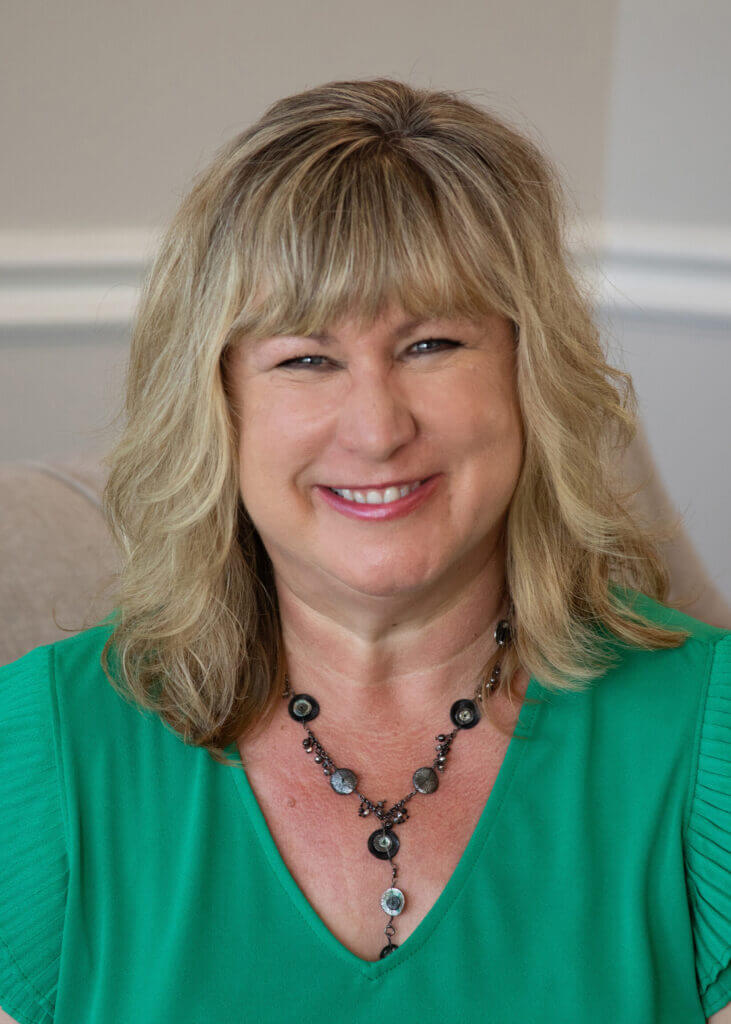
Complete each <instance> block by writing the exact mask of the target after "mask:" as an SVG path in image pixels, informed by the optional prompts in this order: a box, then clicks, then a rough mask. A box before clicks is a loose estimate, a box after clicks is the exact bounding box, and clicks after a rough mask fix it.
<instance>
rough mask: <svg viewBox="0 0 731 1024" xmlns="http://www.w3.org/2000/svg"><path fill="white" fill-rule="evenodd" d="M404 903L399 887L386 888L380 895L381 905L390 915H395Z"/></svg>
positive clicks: (402, 907)
mask: <svg viewBox="0 0 731 1024" xmlns="http://www.w3.org/2000/svg"><path fill="white" fill-rule="evenodd" d="M405 903H406V897H405V896H404V894H403V893H402V892H401V890H400V889H393V888H392V889H386V891H385V892H384V893H383V895H382V896H381V906H382V907H383V909H384V910H385V911H386V913H387V914H390V915H391V917H396V915H397V914H400V913H401V911H402V910H403V909H404V905H405Z"/></svg>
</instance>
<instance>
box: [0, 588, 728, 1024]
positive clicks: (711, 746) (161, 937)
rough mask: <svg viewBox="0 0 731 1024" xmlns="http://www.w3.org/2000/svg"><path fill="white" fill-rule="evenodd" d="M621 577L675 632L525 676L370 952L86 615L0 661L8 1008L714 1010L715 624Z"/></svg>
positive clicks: (721, 684) (1, 897) (244, 793)
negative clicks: (409, 901)
mask: <svg viewBox="0 0 731 1024" xmlns="http://www.w3.org/2000/svg"><path fill="white" fill-rule="evenodd" d="M632 593H633V594H635V596H636V599H637V601H638V603H639V605H640V607H642V608H643V610H646V611H649V612H650V614H652V615H653V616H654V617H656V620H657V621H663V622H667V623H669V624H671V625H681V626H683V627H684V628H686V629H689V630H690V631H691V637H690V638H689V639H688V640H687V641H686V642H685V643H684V644H683V645H682V646H681V647H679V648H676V649H672V650H665V651H641V650H632V649H629V648H625V647H619V646H618V647H617V649H618V650H620V651H621V657H620V660H619V663H618V664H617V666H616V667H615V668H612V669H610V670H608V671H607V672H606V673H605V674H604V675H603V676H602V677H601V679H600V680H598V681H596V682H595V683H594V684H592V685H591V686H590V687H589V688H588V689H587V690H585V691H584V692H583V693H573V694H565V693H560V694H557V693H552V692H550V691H548V690H546V689H544V688H543V687H542V686H541V684H540V682H539V681H538V680H537V679H535V678H533V679H531V681H530V685H529V687H528V692H527V697H528V698H529V701H531V703H526V704H525V705H524V706H523V708H522V710H521V714H520V719H519V722H518V726H517V728H516V732H515V735H514V736H513V738H512V740H511V742H510V745H509V747H508V751H507V754H506V757H505V760H504V762H503V764H502V767H501V769H500V773H499V775H498V778H497V781H496V783H495V785H494V787H493V789H492V792H491V793H490V796H489V798H488V800H487V802H486V804H485V807H484V808H483V811H482V814H481V817H480V819H479V821H478V823H477V826H476V828H475V830H474V832H473V834H472V836H471V838H470V841H469V843H468V845H467V848H466V849H465V851H464V853H463V855H462V857H461V859H460V861H459V863H458V865H457V867H456V869H455V871H454V874H453V875H452V876H451V878H450V879H449V882H448V883H447V885H446V888H445V889H444V890H443V892H442V894H441V895H440V897H439V899H438V900H437V902H436V904H435V905H434V906H433V907H432V909H431V910H430V912H429V913H428V914H427V916H426V918H425V919H424V920H423V921H422V922H421V923H420V925H419V926H418V927H417V928H416V930H415V931H414V932H413V933H412V934H411V935H410V936H408V938H406V939H405V940H404V942H402V943H401V945H400V946H399V948H398V949H397V950H396V951H395V952H394V953H392V954H391V955H390V956H388V957H386V958H384V959H383V960H374V961H367V960H363V959H361V958H360V957H357V956H355V955H354V954H353V953H351V952H350V951H349V950H348V949H346V948H345V947H344V946H343V945H342V944H341V943H340V942H339V941H338V940H337V939H336V938H335V937H334V936H333V934H332V933H331V932H329V931H328V929H327V928H326V927H325V925H324V923H323V922H322V920H321V919H320V918H319V917H318V915H317V913H316V912H315V911H314V910H313V908H312V907H311V906H310V904H309V903H308V902H307V900H306V899H305V897H304V895H303V893H302V891H301V890H300V889H299V887H298V886H297V884H296V882H295V881H294V879H293V877H292V875H291V874H290V872H289V870H288V868H287V865H286V864H285V862H284V860H283V859H282V856H281V855H280V853H279V851H278V849H277V847H276V845H275V843H274V842H273V839H272V836H271V834H270V832H269V830H268V827H267V823H266V820H265V818H264V816H263V814H262V811H261V809H260V807H259V805H258V804H257V800H256V797H255V796H254V793H253V790H252V789H251V788H250V786H249V783H248V781H247V777H246V774H245V772H244V770H243V768H242V767H241V762H240V758H239V755H238V751H237V748H236V746H235V744H232V745H231V746H230V747H229V748H228V753H229V754H231V756H232V757H234V758H236V761H237V765H236V766H231V767H224V766H222V765H219V764H217V763H216V762H215V761H213V759H212V758H211V757H210V756H209V755H208V753H207V751H205V750H203V749H200V748H194V747H190V746H187V745H186V744H184V743H183V742H182V741H181V739H180V737H179V736H178V735H177V734H176V733H174V732H173V731H172V729H171V728H169V727H168V726H166V725H164V724H163V723H162V722H161V720H160V719H159V718H157V717H156V716H154V715H152V714H151V713H149V712H143V711H141V710H140V709H139V708H138V707H137V706H136V705H134V704H132V703H131V702H129V701H126V700H124V699H123V698H121V697H120V696H119V694H117V692H116V691H115V690H114V689H113V688H112V687H111V686H110V684H109V683H108V681H107V679H106V677H105V676H104V673H103V671H102V669H101V666H100V664H99V657H100V653H101V649H102V646H103V643H104V641H105V639H106V638H107V636H108V635H109V632H110V629H111V626H110V624H109V622H108V620H105V621H104V622H103V623H101V624H100V625H97V626H95V627H93V628H91V629H87V630H84V631H82V632H81V633H78V634H77V635H75V636H71V637H69V638H67V639H64V640H61V641H58V642H56V643H52V644H46V645H44V646H42V647H37V648H35V649H34V650H32V651H30V652H29V653H28V654H26V655H25V656H24V657H22V658H20V659H18V660H17V661H14V662H12V663H11V664H9V665H6V666H4V667H3V668H0V813H2V834H1V835H0V1006H2V1008H3V1009H4V1010H5V1011H6V1012H7V1013H8V1014H10V1016H11V1017H13V1018H15V1019H16V1020H18V1021H20V1022H21V1024H49V1022H50V1021H54V1022H56V1024H131V1022H135V1024H238V1022H242V1024H243V1022H252V1024H254V1022H255V1024H288V1022H296V1024H315V1022H317V1024H322V1022H335V1024H340V1022H347V1024H366V1022H367V1024H373V1022H374V1021H376V1020H378V1021H385V1020H389V1021H394V1022H397V1024H411V1022H414V1024H417V1022H418V1024H445V1022H452V1021H464V1022H473V1021H480V1022H495V1024H506V1022H518V1021H520V1022H521V1024H523V1022H526V1021H531V1022H536V1024H554V1022H556V1024H558V1022H560V1024H567V1022H571V1024H575V1022H576V1024H583V1022H591V1024H604V1022H606V1024H652V1022H656V1021H657V1022H662V1024H676V1022H677V1024H695V1022H704V1021H705V1019H706V1017H707V1016H709V1015H710V1014H712V1013H714V1012H715V1011H716V1010H718V1009H720V1008H721V1007H723V1006H725V1005H726V1004H727V1003H728V1002H731V631H729V630H723V629H717V628H715V627H712V626H709V625H706V624H704V623H702V622H700V621H698V620H697V619H693V618H690V617H688V616H686V615H683V614H681V613H680V612H677V611H673V610H670V609H668V608H666V607H665V606H663V605H661V604H658V603H657V602H655V601H652V600H650V599H649V598H647V597H645V596H643V595H639V594H636V592H632ZM295 728H299V727H296V726H295V724H294V723H293V742H295V740H297V735H298V734H297V733H296V732H295ZM425 740H426V741H427V743H428V742H430V736H429V735H427V736H426V737H425ZM297 742H299V741H298V740H297ZM333 753H334V752H333ZM340 799H341V797H336V796H335V795H333V802H334V803H335V801H336V800H340ZM334 810H336V811H337V810H339V808H334ZM413 813H418V810H415V811H414V812H413ZM368 820H369V819H367V820H366V821H364V825H363V827H364V836H365V832H367V831H369V830H371V825H369V824H368ZM321 827H325V826H323V825H319V824H313V828H321ZM326 827H327V828H329V829H332V830H334V831H333V842H337V834H336V828H337V814H334V815H333V819H332V822H330V823H329V824H327V826H326ZM364 848H365V846H364ZM424 855H425V856H428V850H425V851H424ZM353 870H355V871H357V870H358V866H357V865H354V866H353ZM387 876H388V872H386V876H384V878H385V880H384V888H385V887H386V885H387V883H388V877H387ZM384 920H385V916H384ZM397 931H398V929H397ZM395 941H396V942H398V937H396V939H395Z"/></svg>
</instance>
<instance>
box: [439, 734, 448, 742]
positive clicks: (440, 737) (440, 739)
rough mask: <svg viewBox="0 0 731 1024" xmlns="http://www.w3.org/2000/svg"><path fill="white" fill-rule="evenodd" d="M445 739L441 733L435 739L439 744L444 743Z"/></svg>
mask: <svg viewBox="0 0 731 1024" xmlns="http://www.w3.org/2000/svg"><path fill="white" fill-rule="evenodd" d="M446 738H447V737H446V736H445V735H444V733H443V732H440V733H439V735H438V736H437V739H438V740H439V742H440V743H444V741H445V740H446Z"/></svg>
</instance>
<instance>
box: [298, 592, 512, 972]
mask: <svg viewBox="0 0 731 1024" xmlns="http://www.w3.org/2000/svg"><path fill="white" fill-rule="evenodd" d="M512 617H513V602H512V600H510V601H509V604H508V612H507V618H504V619H500V621H499V622H498V624H497V626H496V628H495V632H494V639H495V643H496V644H497V650H498V651H502V650H503V649H505V648H507V647H508V646H509V645H510V643H511V642H512V627H511V622H512ZM499 678H500V661H496V662H495V665H494V666H493V668H492V670H491V672H490V678H489V679H488V681H487V683H486V689H487V692H488V693H492V692H493V691H494V690H495V689H496V688H497V685H498V681H499ZM483 682H484V676H481V678H480V680H479V682H478V683H477V686H476V687H475V690H474V694H473V698H474V699H472V700H470V699H469V698H462V699H459V700H456V701H454V703H453V704H452V706H451V708H450V718H451V720H452V724H453V726H454V727H453V729H452V731H451V732H449V733H438V734H437V735H436V736H435V740H436V748H435V749H436V756H435V757H434V759H433V761H432V763H431V765H428V766H423V767H421V768H417V770H416V771H415V772H414V774H413V777H412V781H413V786H414V788H413V789H412V790H411V791H410V792H409V793H408V794H407V795H406V796H404V797H402V798H401V799H400V800H399V801H398V802H397V803H395V804H393V805H392V806H391V807H389V808H388V810H386V809H385V807H384V805H385V802H386V801H385V800H379V801H378V802H376V803H374V802H373V801H372V800H370V799H369V798H368V797H367V796H366V795H365V794H364V793H361V792H360V791H359V790H358V788H357V785H358V778H357V775H356V774H355V772H353V771H352V770H351V769H349V768H338V767H337V766H336V764H335V762H334V760H333V758H332V757H331V756H330V754H329V753H328V751H327V750H326V749H325V748H324V747H323V746H322V744H321V743H320V741H319V740H318V739H317V737H316V736H315V734H314V733H313V731H312V729H311V728H310V726H309V724H308V723H309V722H310V721H312V719H314V718H316V717H317V715H318V714H319V712H320V705H319V704H318V702H317V701H316V700H315V698H314V697H312V696H310V694H308V693H297V694H293V693H292V691H291V689H290V686H289V677H288V676H287V675H286V674H285V676H284V692H283V693H282V697H283V698H284V699H285V700H286V699H289V708H288V710H289V714H290V716H291V717H292V718H293V719H294V720H295V721H297V722H300V723H301V725H302V726H303V727H304V729H305V732H306V733H307V736H306V737H305V739H304V740H303V741H302V746H303V747H304V750H305V753H307V754H311V753H312V752H313V751H314V756H313V761H314V762H315V764H321V765H322V772H323V775H325V776H326V777H328V778H329V779H330V785H331V787H332V789H333V791H334V792H336V793H339V794H342V795H347V794H350V793H355V794H356V796H358V797H359V799H360V806H359V808H358V814H359V815H360V817H362V818H366V817H368V816H369V815H370V814H374V815H375V817H376V818H378V820H379V822H380V827H379V828H377V829H376V830H375V831H374V832H372V833H371V834H370V836H369V837H368V850H369V852H370V853H371V854H373V856H375V857H378V858H379V859H381V860H389V861H390V862H391V885H390V887H389V888H388V889H386V890H385V892H383V893H382V895H381V908H382V909H383V911H384V913H386V915H387V916H388V924H387V925H386V927H385V928H384V930H383V933H384V935H385V936H386V939H387V944H386V945H385V946H384V947H383V949H382V950H381V953H380V959H383V957H385V956H388V955H389V954H390V953H392V952H393V951H394V950H395V949H398V945H397V944H396V943H394V942H392V941H391V939H392V937H393V936H394V935H395V934H396V929H395V927H394V918H395V917H397V916H398V915H399V914H400V913H401V911H402V910H403V909H404V906H405V904H406V896H405V894H404V892H403V890H402V889H400V888H396V887H395V882H396V878H397V876H398V867H397V865H396V864H395V863H394V861H393V858H394V857H395V856H396V853H397V852H398V849H399V846H400V840H399V837H398V836H397V835H396V833H395V832H394V831H393V829H394V826H396V825H403V824H404V822H406V821H407V820H408V817H409V812H408V811H407V809H406V804H407V803H408V802H409V801H410V800H412V799H413V798H414V797H415V796H416V795H417V793H421V794H425V795H428V794H430V793H433V792H434V791H435V790H436V789H437V787H438V785H439V774H441V773H443V772H444V771H446V767H447V756H448V754H449V750H450V747H451V745H452V741H453V739H454V737H455V736H456V735H457V733H458V732H460V731H461V730H462V729H471V728H472V727H473V726H475V725H477V723H478V722H479V720H480V717H481V715H480V712H479V705H480V704H481V703H482V692H483Z"/></svg>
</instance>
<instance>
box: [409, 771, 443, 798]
mask: <svg viewBox="0 0 731 1024" xmlns="http://www.w3.org/2000/svg"><path fill="white" fill-rule="evenodd" d="M411 781H412V782H413V783H414V789H415V790H416V791H417V793H433V792H434V790H435V789H436V788H437V786H438V785H439V777H438V776H437V773H436V772H435V771H434V769H433V768H429V767H427V768H417V769H416V771H415V772H414V777H413V778H412V780H411Z"/></svg>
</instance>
